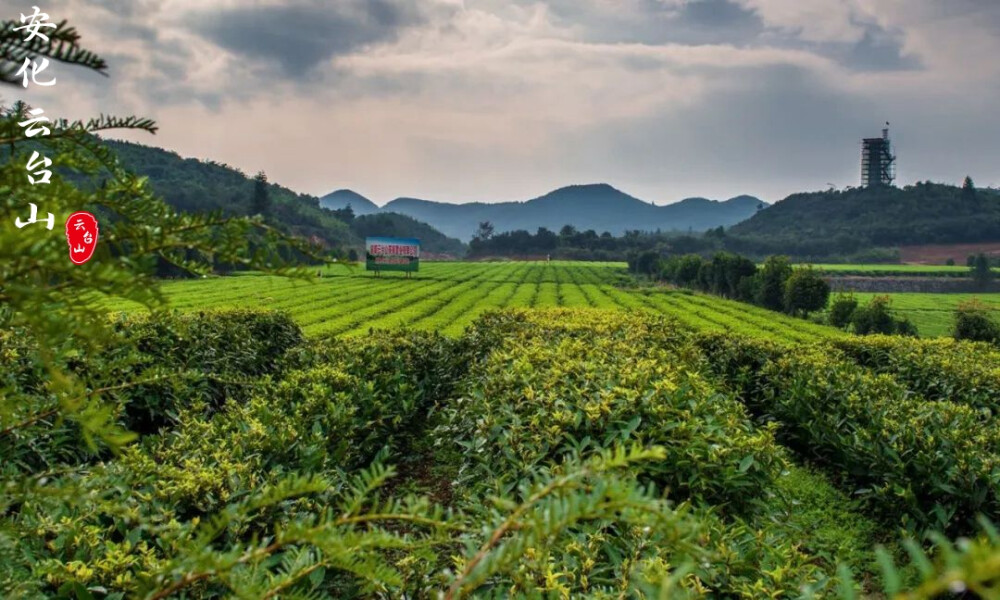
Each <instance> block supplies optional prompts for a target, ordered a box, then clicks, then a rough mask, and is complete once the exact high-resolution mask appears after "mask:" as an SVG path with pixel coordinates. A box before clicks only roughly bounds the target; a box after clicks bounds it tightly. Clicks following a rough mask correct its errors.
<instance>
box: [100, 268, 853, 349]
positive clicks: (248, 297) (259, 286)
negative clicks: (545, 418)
mask: <svg viewBox="0 0 1000 600" xmlns="http://www.w3.org/2000/svg"><path fill="white" fill-rule="evenodd" d="M630 284H631V278H630V277H629V276H628V275H627V274H626V273H625V265H624V264H613V263H586V262H551V263H548V262H521V263H425V264H424V265H422V266H421V271H420V273H419V274H417V275H416V276H414V277H413V278H412V279H406V278H405V277H403V276H402V275H400V274H386V275H384V276H383V277H381V278H375V277H373V276H372V274H371V273H366V272H365V271H364V269H363V268H355V269H353V270H349V269H348V268H346V267H336V266H334V267H329V268H326V269H324V271H323V273H322V277H318V278H315V279H313V280H311V281H301V280H290V279H287V278H282V277H274V276H268V275H260V274H242V275H236V276H233V277H224V278H214V279H198V280H187V281H178V282H172V283H168V284H166V285H165V286H164V288H165V292H166V297H167V301H168V306H169V307H170V308H173V309H177V310H180V311H199V310H206V309H225V308H267V309H272V310H280V311H285V312H287V313H289V314H290V315H291V316H292V318H293V319H294V320H295V322H296V323H297V324H298V325H299V326H300V327H301V328H302V330H303V332H304V333H305V334H306V335H309V336H316V335H320V334H338V335H347V336H353V335H359V334H365V333H367V332H368V331H369V329H371V328H376V329H392V328H396V327H400V326H405V327H407V328H410V329H416V330H423V331H439V332H441V333H444V334H446V335H449V336H456V335H459V334H460V333H462V331H463V330H464V329H465V328H466V327H467V326H468V325H469V324H471V323H472V322H473V321H474V320H475V319H476V318H477V317H478V316H479V315H481V314H483V313H484V312H486V311H488V310H492V309H498V308H556V307H565V308H602V309H612V310H624V311H631V312H640V313H650V314H654V315H668V316H672V317H674V318H676V319H677V320H679V321H680V322H682V323H683V324H685V325H688V326H691V327H693V328H696V329H699V330H704V331H733V332H739V333H745V334H748V335H753V336H757V337H765V338H771V339H775V340H779V341H785V342H802V341H813V340H817V339H823V338H830V337H838V336H841V335H842V334H841V333H840V332H839V331H837V330H835V329H832V328H829V327H824V326H821V325H816V324H813V323H809V322H806V321H803V320H800V319H793V318H790V317H786V316H783V315H780V314H777V313H774V312H771V311H767V310H764V309H760V308H756V307H752V306H748V305H746V304H740V303H736V302H730V301H727V300H722V299H719V298H715V297H711V296H705V295H696V294H690V293H687V292H679V291H668V290H664V289H653V288H634V287H628V286H629V285H630ZM105 306H106V307H107V308H108V310H110V311H139V310H142V309H143V307H142V306H141V305H138V304H134V303H128V302H121V301H115V300H113V299H112V300H108V301H106V302H105Z"/></svg>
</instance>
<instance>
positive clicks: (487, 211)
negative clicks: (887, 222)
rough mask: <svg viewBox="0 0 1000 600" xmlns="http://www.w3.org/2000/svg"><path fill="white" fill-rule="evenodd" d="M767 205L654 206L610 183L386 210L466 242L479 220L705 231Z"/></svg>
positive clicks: (703, 202)
mask: <svg viewBox="0 0 1000 600" xmlns="http://www.w3.org/2000/svg"><path fill="white" fill-rule="evenodd" d="M761 206H767V204H765V203H763V202H762V201H760V200H758V199H757V198H753V197H751V196H738V197H736V198H733V199H731V200H727V201H724V202H719V201H716V200H707V199H705V198H689V199H687V200H682V201H681V202H677V203H675V204H668V205H665V206H656V205H654V204H651V203H649V202H644V201H642V200H640V199H638V198H635V197H633V196H630V195H628V194H626V193H624V192H622V191H620V190H617V189H615V188H613V187H611V186H610V185H607V184H594V185H574V186H569V187H564V188H560V189H558V190H555V191H553V192H550V193H548V194H546V195H544V196H541V197H539V198H535V199H533V200H528V201H527V202H500V203H496V204H486V203H481V202H476V203H469V204H449V203H444V202H434V201H430V200H419V199H416V198H398V199H396V200H393V201H392V202H390V203H388V204H386V205H385V206H384V207H383V208H382V210H383V211H392V212H397V213H400V214H404V215H409V216H411V217H413V218H415V219H418V220H420V221H424V222H426V223H430V224H431V225H433V226H434V227H435V228H437V229H438V230H440V231H441V232H442V233H444V234H445V235H449V236H452V237H456V238H459V239H461V240H463V241H468V240H469V239H471V238H472V235H473V234H474V233H475V231H476V228H477V227H478V225H479V223H480V222H481V221H490V222H491V223H493V226H494V228H495V229H496V231H497V232H503V231H512V230H515V229H525V230H528V231H532V232H533V231H535V230H536V229H538V228H539V227H547V228H548V229H552V230H554V231H558V230H559V229H561V228H562V227H563V226H564V225H567V224H568V225H573V226H574V227H576V228H577V229H578V230H581V231H585V230H587V229H593V230H595V231H596V232H598V233H602V232H604V231H610V232H611V233H612V234H615V235H621V234H622V233H624V232H625V231H626V230H635V229H638V230H643V231H653V230H657V229H659V230H663V231H687V230H689V229H690V230H693V231H705V230H707V229H713V228H715V227H719V226H720V225H721V226H724V227H729V226H731V225H735V224H736V223H739V222H741V221H744V220H746V219H748V218H750V217H751V216H753V215H754V214H755V213H756V212H757V210H758V208H759V207H761Z"/></svg>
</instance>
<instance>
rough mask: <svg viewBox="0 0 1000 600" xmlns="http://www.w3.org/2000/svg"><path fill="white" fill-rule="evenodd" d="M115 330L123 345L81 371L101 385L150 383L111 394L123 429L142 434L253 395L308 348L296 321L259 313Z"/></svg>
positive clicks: (174, 318)
mask: <svg viewBox="0 0 1000 600" xmlns="http://www.w3.org/2000/svg"><path fill="white" fill-rule="evenodd" d="M114 331H115V334H116V337H117V339H116V341H115V343H113V344H109V345H108V346H107V347H106V349H105V350H104V351H103V352H101V353H100V354H98V355H97V356H95V357H93V358H88V359H86V360H84V361H82V362H81V363H80V364H79V365H76V369H75V370H76V371H78V372H79V373H80V376H81V378H83V379H86V380H90V381H91V382H92V385H93V386H95V387H105V386H113V385H114V383H115V382H116V381H121V380H129V379H132V380H138V381H142V382H143V383H141V384H140V385H136V386H130V387H127V388H125V389H123V390H109V391H108V397H110V398H114V399H115V400H116V401H117V402H118V404H119V405H120V406H122V409H123V414H122V419H123V425H124V426H125V427H126V428H128V429H129V430H130V431H135V432H137V433H151V432H154V431H156V430H158V429H159V428H161V427H163V426H165V425H167V424H169V423H171V422H172V421H173V420H174V419H175V418H176V415H177V414H178V413H179V412H180V411H181V410H183V409H185V408H187V407H189V406H193V405H196V404H199V403H201V404H202V405H203V406H204V407H206V408H208V409H210V410H211V409H214V408H216V407H218V406H219V405H221V404H222V403H223V402H224V401H225V400H226V399H227V398H230V399H236V398H247V397H249V395H250V392H251V389H252V387H253V384H252V380H254V379H257V378H259V377H261V376H262V375H267V374H271V375H273V374H276V373H279V372H280V371H281V369H282V368H283V367H282V364H283V363H282V361H283V359H284V357H285V354H286V353H287V352H288V351H289V350H290V349H292V348H294V347H296V346H298V345H299V344H301V343H302V342H303V338H302V332H301V331H300V330H299V327H298V326H297V325H296V324H295V322H294V321H292V319H291V317H290V316H288V315H287V314H284V313H273V312H268V311H259V310H238V311H216V312H202V313H197V314H161V315H154V316H137V317H122V318H120V319H119V320H117V321H115V323H114ZM94 373H100V374H101V379H100V380H97V381H95V380H94V379H95V378H94V376H93V375H92V374H94Z"/></svg>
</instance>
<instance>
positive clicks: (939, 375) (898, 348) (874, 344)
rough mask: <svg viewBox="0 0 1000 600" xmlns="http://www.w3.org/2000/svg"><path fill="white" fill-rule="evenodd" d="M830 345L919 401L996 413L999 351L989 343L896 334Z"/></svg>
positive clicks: (999, 397) (999, 400)
mask: <svg viewBox="0 0 1000 600" xmlns="http://www.w3.org/2000/svg"><path fill="white" fill-rule="evenodd" d="M830 343H831V344H832V345H833V346H834V347H835V348H837V349H838V350H840V351H842V352H844V353H845V354H846V355H847V356H849V357H850V358H851V359H852V360H853V361H855V362H856V363H858V364H859V365H862V366H864V367H867V368H869V369H872V370H873V371H875V372H877V373H886V374H889V375H892V376H893V377H894V378H895V379H896V380H897V381H899V382H900V383H901V384H903V385H905V386H906V387H907V389H909V390H910V391H912V392H913V393H915V394H917V395H918V396H920V397H922V398H924V399H927V400H943V401H949V402H955V403H958V404H965V405H968V406H971V407H973V408H977V409H983V410H984V411H986V412H985V415H986V416H989V415H995V414H996V413H997V412H998V410H1000V353H998V352H997V351H996V349H995V348H994V347H993V346H990V345H989V344H983V343H972V342H956V341H955V340H952V339H948V338H940V339H929V340H918V339H914V338H905V337H898V336H867V337H863V338H858V337H852V338H846V339H843V340H837V341H833V342H830Z"/></svg>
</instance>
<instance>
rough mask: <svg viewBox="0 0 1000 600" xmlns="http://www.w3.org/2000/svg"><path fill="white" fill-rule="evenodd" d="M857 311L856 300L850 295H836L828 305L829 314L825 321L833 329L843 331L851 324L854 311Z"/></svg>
mask: <svg viewBox="0 0 1000 600" xmlns="http://www.w3.org/2000/svg"><path fill="white" fill-rule="evenodd" d="M857 309H858V300H857V298H855V297H854V296H853V295H851V294H837V296H836V297H834V299H833V302H831V303H830V314H829V316H828V317H827V320H828V321H829V322H830V325H833V326H834V327H837V328H840V329H845V328H847V326H848V325H850V324H851V319H852V318H853V317H854V311H855V310H857Z"/></svg>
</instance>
